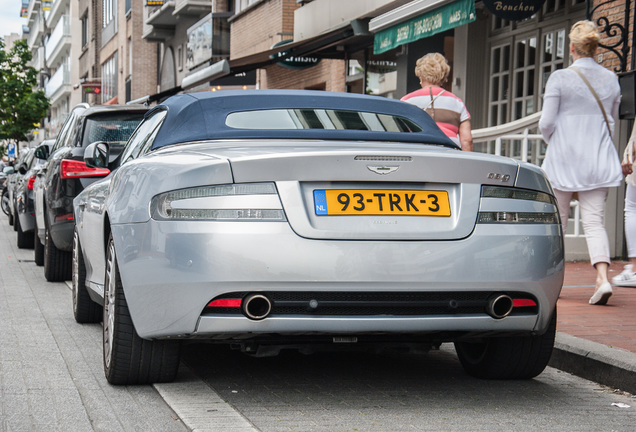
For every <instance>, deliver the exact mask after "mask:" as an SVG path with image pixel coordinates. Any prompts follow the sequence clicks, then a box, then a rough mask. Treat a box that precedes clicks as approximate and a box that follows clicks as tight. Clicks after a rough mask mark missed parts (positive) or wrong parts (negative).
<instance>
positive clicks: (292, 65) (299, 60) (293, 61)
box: [271, 40, 320, 69]
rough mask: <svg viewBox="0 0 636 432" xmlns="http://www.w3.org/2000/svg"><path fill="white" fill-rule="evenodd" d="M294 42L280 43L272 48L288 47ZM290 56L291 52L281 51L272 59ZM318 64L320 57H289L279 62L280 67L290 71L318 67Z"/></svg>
mask: <svg viewBox="0 0 636 432" xmlns="http://www.w3.org/2000/svg"><path fill="white" fill-rule="evenodd" d="M292 42H293V40H285V41H280V42H278V43H276V44H274V46H272V48H276V47H279V46H283V45H287V44H288V43H292ZM288 54H289V51H281V52H279V53H277V54H274V55H272V56H271V58H272V59H276V58H278V57H284V56H286V55H288ZM318 63H320V58H318V57H287V58H284V59H282V60H280V61H279V62H278V64H279V65H280V66H283V67H286V68H289V69H307V68H310V67H312V66H316V65H317V64H318Z"/></svg>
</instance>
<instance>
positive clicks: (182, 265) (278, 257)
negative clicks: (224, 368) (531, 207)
mask: <svg viewBox="0 0 636 432" xmlns="http://www.w3.org/2000/svg"><path fill="white" fill-rule="evenodd" d="M112 233H113V237H114V239H115V245H116V251H117V258H118V264H119V267H120V273H121V277H122V283H123V286H124V291H125V294H126V298H127V301H128V306H129V309H130V312H131V316H132V319H133V323H134V325H135V328H136V330H137V332H138V333H139V335H140V336H141V337H144V338H163V337H180V338H191V337H192V338H195V337H208V338H217V339H223V338H228V337H230V338H231V337H244V336H245V335H246V334H248V333H249V334H251V335H259V334H270V333H277V334H294V333H316V332H317V333H330V334H352V333H365V332H388V333H430V332H445V331H451V332H455V331H459V332H486V333H488V332H492V333H497V332H504V333H505V332H511V333H516V332H527V333H542V332H543V331H545V329H546V328H547V326H548V322H549V319H550V317H551V314H552V312H553V311H554V308H555V305H556V301H557V298H558V296H559V293H560V290H561V286H562V283H563V271H564V259H563V250H562V241H561V237H560V229H559V227H558V226H557V225H518V226H511V225H477V226H476V229H475V231H474V232H473V233H472V234H471V235H470V236H469V237H467V238H465V239H463V240H457V241H332V240H311V239H305V238H302V237H299V236H298V235H296V234H295V233H294V232H293V231H292V230H291V229H290V227H289V226H288V224H286V223H268V222H259V223H251V222H245V223H211V222H157V221H154V220H150V221H149V222H147V223H143V224H130V225H114V226H113V227H112ZM239 291H240V292H267V291H305V292H312V291H321V292H440V291H465V292H469V291H493V292H510V291H515V292H522V293H528V294H529V295H531V296H532V297H534V298H535V299H536V300H537V304H538V313H536V314H533V315H524V316H509V317H506V318H503V319H494V318H491V317H489V316H488V315H486V314H485V313H484V314H477V315H451V316H408V317H404V316H387V315H375V316H366V317H365V316H337V317H334V316H329V317H321V316H315V315H313V316H302V315H301V316H276V317H274V316H272V317H268V318H265V319H263V320H260V321H252V320H249V319H248V318H246V317H244V316H242V315H240V316H223V315H220V316H211V315H210V314H206V315H205V316H202V311H203V309H204V308H205V306H206V305H207V304H208V303H209V302H210V301H211V300H212V299H213V298H215V297H217V296H219V295H222V294H224V293H229V292H239Z"/></svg>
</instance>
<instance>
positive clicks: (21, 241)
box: [15, 218, 33, 249]
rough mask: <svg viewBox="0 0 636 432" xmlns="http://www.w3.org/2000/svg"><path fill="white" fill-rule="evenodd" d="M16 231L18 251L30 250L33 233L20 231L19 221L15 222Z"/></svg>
mask: <svg viewBox="0 0 636 432" xmlns="http://www.w3.org/2000/svg"><path fill="white" fill-rule="evenodd" d="M15 226H16V227H17V228H16V230H17V232H18V239H17V244H18V248H19V249H31V248H32V247H33V233H32V232H26V233H25V232H24V231H22V225H21V224H20V219H19V218H18V219H16V220H15Z"/></svg>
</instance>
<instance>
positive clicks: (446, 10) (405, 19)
mask: <svg viewBox="0 0 636 432" xmlns="http://www.w3.org/2000/svg"><path fill="white" fill-rule="evenodd" d="M416 11H419V15H416V16H413V15H414V14H415V13H416ZM475 18H476V16H475V1H474V0H455V1H452V2H449V1H448V0H417V1H414V2H411V3H408V4H406V5H404V6H403V7H402V8H398V9H397V10H395V11H391V12H389V13H387V14H384V15H380V16H379V17H376V18H374V19H373V20H371V22H370V23H369V29H370V30H371V31H376V32H377V33H376V34H375V38H374V41H373V53H374V54H381V53H383V52H386V51H389V50H392V49H394V48H397V47H398V46H400V45H404V44H407V43H411V42H414V41H416V40H418V39H422V38H425V37H429V36H432V35H434V34H437V33H441V32H443V31H446V30H450V29H452V28H455V27H459V26H461V25H464V24H468V23H470V22H473V21H475ZM393 24H394V25H393Z"/></svg>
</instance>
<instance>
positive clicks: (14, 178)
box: [7, 148, 34, 231]
mask: <svg viewBox="0 0 636 432" xmlns="http://www.w3.org/2000/svg"><path fill="white" fill-rule="evenodd" d="M33 152H34V149H33V148H23V149H22V150H21V151H20V154H19V155H18V157H17V158H16V159H15V161H14V163H13V171H11V170H10V171H9V172H10V174H8V175H7V196H8V199H9V214H10V215H11V217H10V218H9V224H10V225H13V229H14V231H18V228H19V224H18V209H17V208H16V206H15V189H16V186H17V185H18V183H19V182H20V179H21V178H22V177H23V176H24V174H25V173H26V172H27V170H28V169H29V168H28V167H29V166H30V165H31V163H32V162H33V158H34V154H33Z"/></svg>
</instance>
